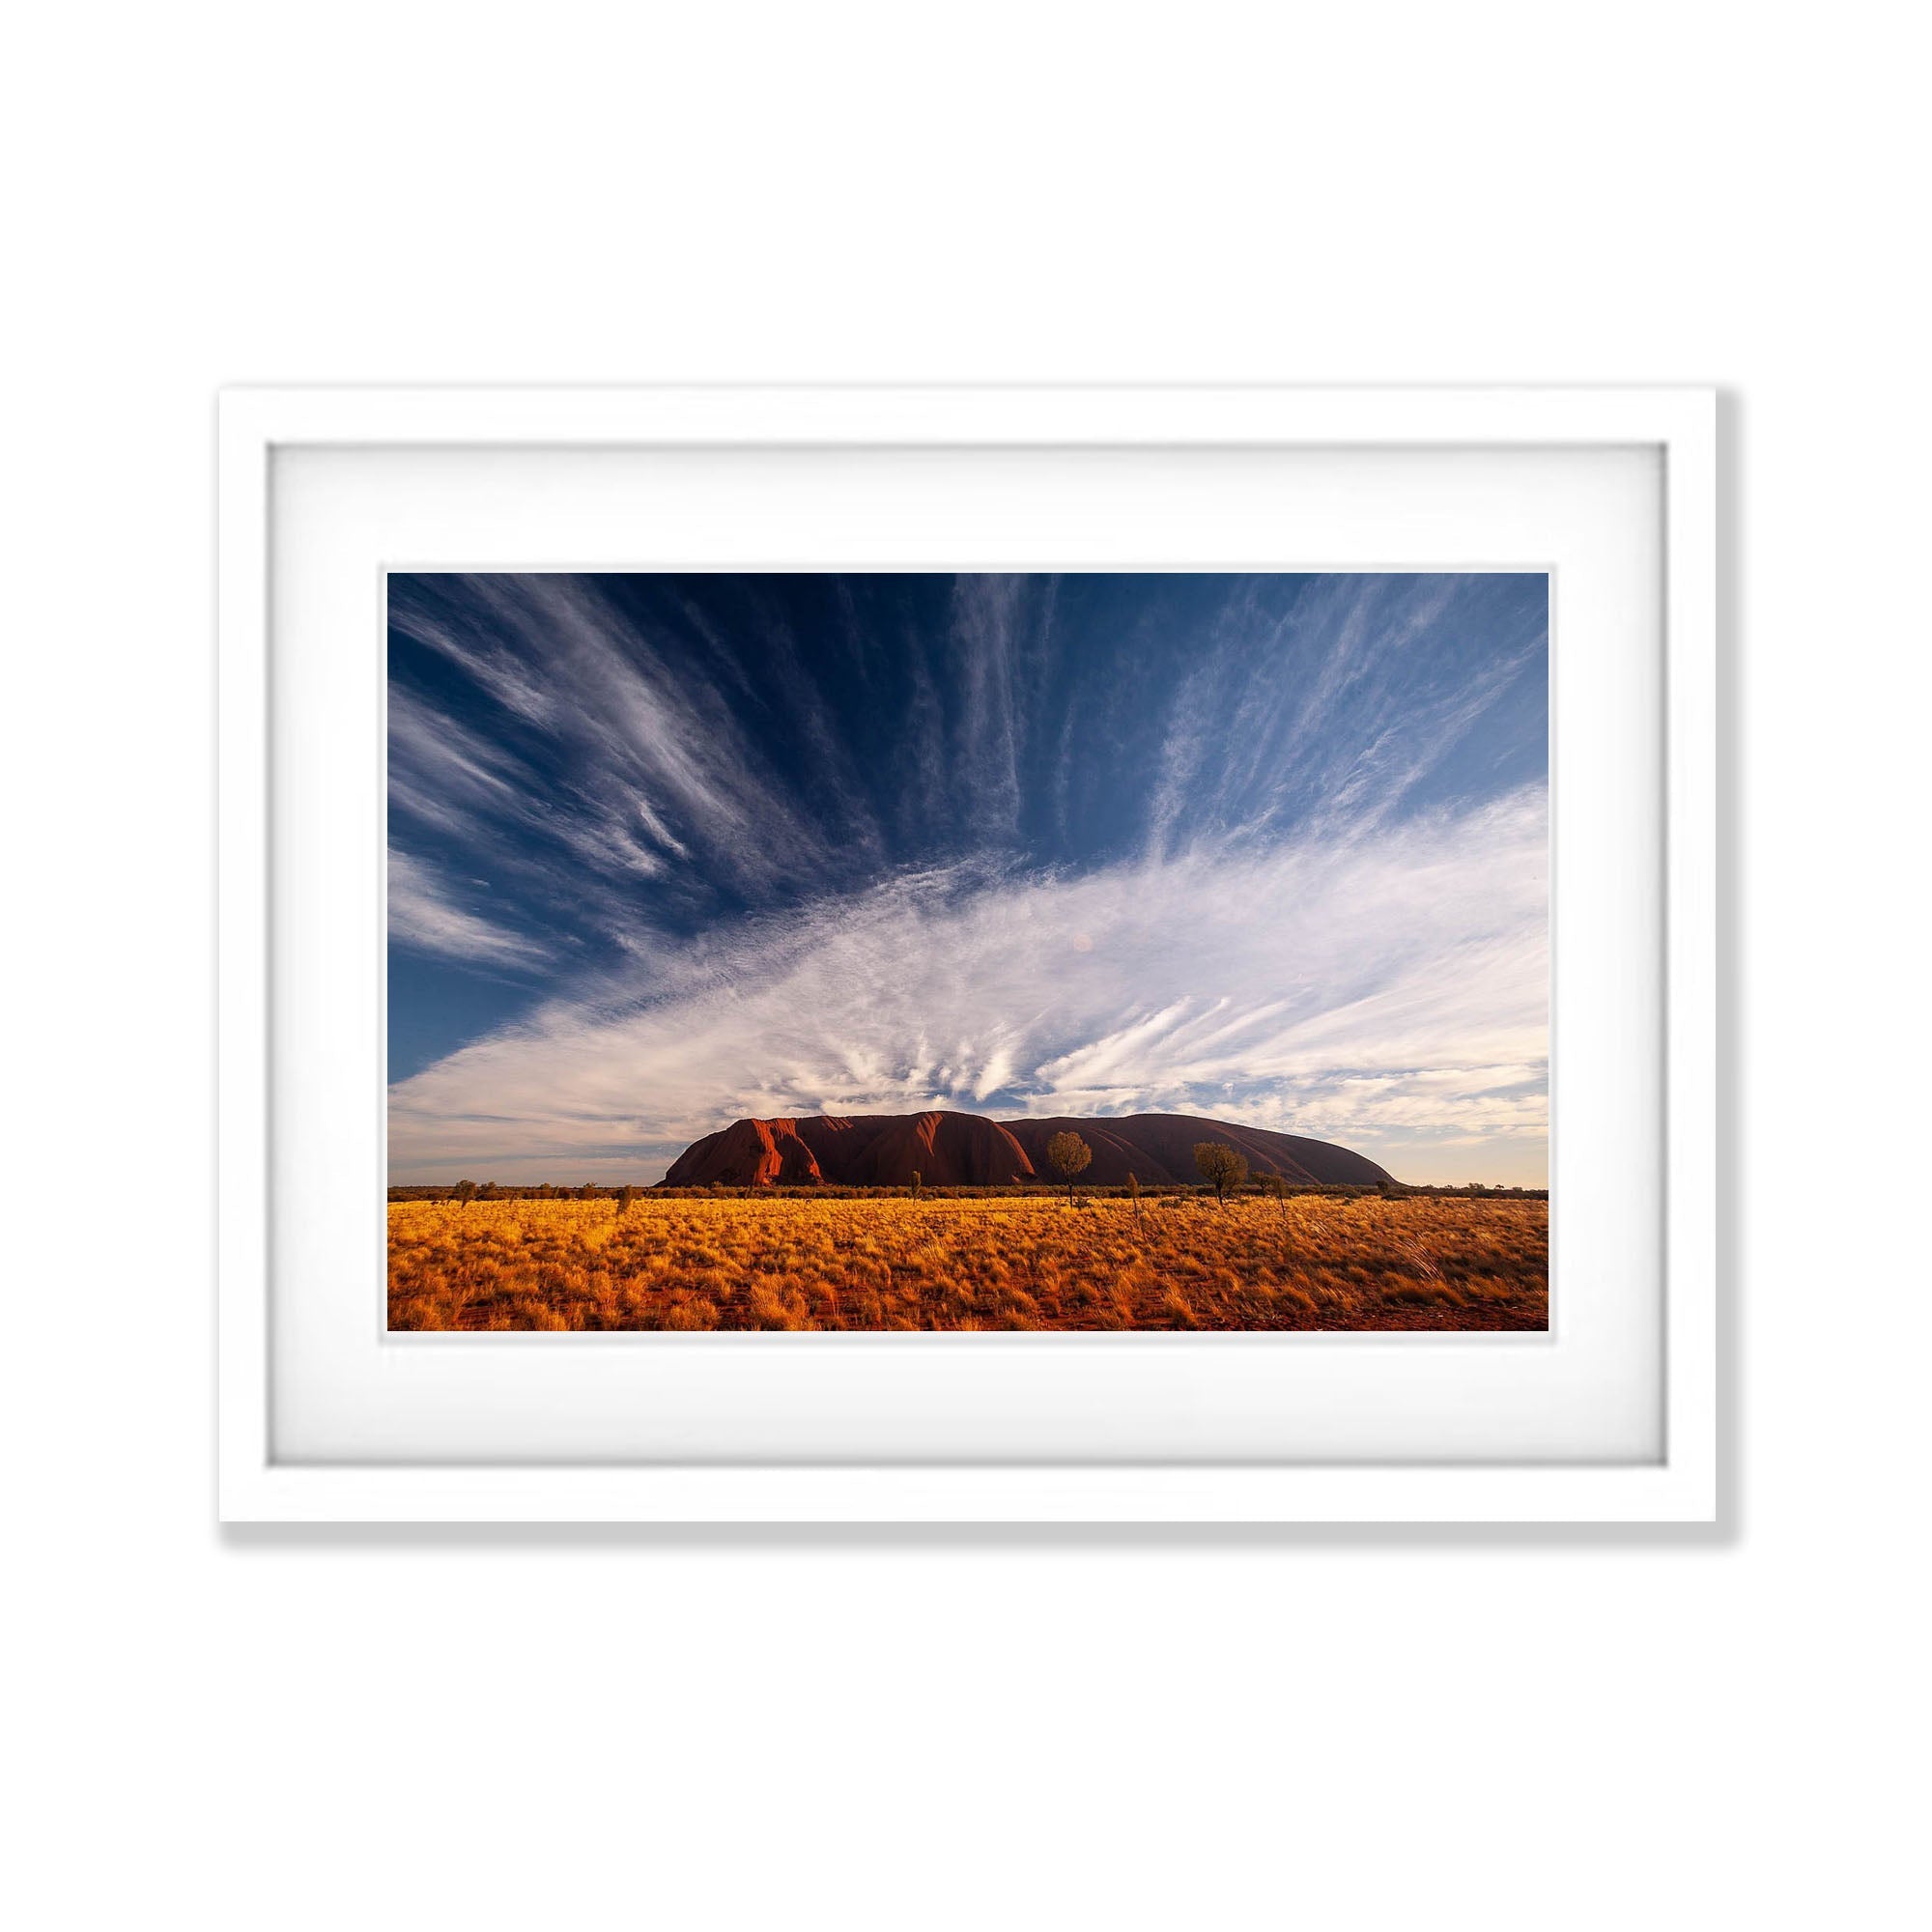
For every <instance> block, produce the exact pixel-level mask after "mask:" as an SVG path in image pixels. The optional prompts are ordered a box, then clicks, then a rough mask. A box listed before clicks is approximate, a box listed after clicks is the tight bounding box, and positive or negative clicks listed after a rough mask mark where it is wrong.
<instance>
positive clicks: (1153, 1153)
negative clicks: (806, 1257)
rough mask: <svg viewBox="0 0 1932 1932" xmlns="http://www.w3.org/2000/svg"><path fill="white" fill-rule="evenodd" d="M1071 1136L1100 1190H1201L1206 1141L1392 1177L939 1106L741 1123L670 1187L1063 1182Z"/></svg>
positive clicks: (1277, 1142) (681, 1166) (1207, 1132)
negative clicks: (1051, 1162)
mask: <svg viewBox="0 0 1932 1932" xmlns="http://www.w3.org/2000/svg"><path fill="white" fill-rule="evenodd" d="M1063 1131H1067V1132H1072V1133H1077V1134H1078V1135H1079V1136H1080V1138H1081V1139H1082V1140H1084V1141H1085V1142H1086V1143H1087V1145H1088V1146H1089V1147H1090V1148H1092V1149H1093V1151H1094V1159H1093V1163H1092V1165H1090V1166H1089V1167H1088V1168H1087V1170H1086V1171H1085V1172H1084V1173H1083V1174H1082V1175H1081V1177H1080V1178H1081V1179H1082V1180H1083V1181H1085V1182H1088V1183H1090V1184H1092V1185H1094V1186H1099V1187H1118V1186H1120V1185H1122V1183H1123V1182H1124V1181H1125V1180H1126V1179H1127V1176H1128V1175H1129V1174H1132V1175H1133V1176H1134V1177H1135V1178H1136V1179H1139V1180H1140V1181H1141V1182H1142V1183H1144V1184H1147V1185H1152V1186H1159V1185H1162V1184H1166V1183H1172V1182H1176V1181H1183V1182H1186V1183H1188V1184H1189V1185H1192V1184H1194V1183H1196V1182H1198V1181H1199V1179H1200V1178H1201V1177H1200V1175H1199V1174H1198V1172H1197V1171H1196V1169H1195V1165H1194V1149H1195V1145H1196V1143H1197V1142H1200V1141H1204V1140H1218V1141H1225V1142H1226V1143H1227V1144H1228V1145H1229V1146H1230V1147H1232V1148H1234V1149H1235V1150H1236V1151H1237V1152H1238V1153H1240V1154H1241V1155H1242V1157H1243V1158H1244V1159H1245V1160H1246V1161H1247V1163H1248V1167H1249V1170H1250V1172H1252V1173H1254V1174H1258V1175H1279V1176H1280V1177H1281V1178H1282V1179H1285V1180H1291V1181H1295V1182H1298V1183H1301V1184H1303V1185H1308V1184H1311V1183H1312V1184H1317V1185H1343V1186H1354V1187H1376V1186H1379V1185H1381V1184H1382V1183H1384V1182H1386V1181H1388V1180H1390V1179H1392V1177H1391V1176H1390V1175H1389V1173H1388V1172H1387V1170H1386V1169H1384V1168H1381V1167H1378V1165H1377V1164H1376V1163H1375V1162H1374V1161H1372V1160H1370V1159H1369V1158H1368V1157H1367V1156H1366V1155H1364V1154H1359V1153H1356V1152H1355V1151H1353V1150H1352V1149H1350V1148H1345V1147H1338V1146H1336V1145H1335V1144H1334V1143H1333V1142H1332V1141H1318V1140H1310V1139H1308V1138H1307V1137H1306V1136H1304V1135H1301V1134H1282V1133H1275V1132H1273V1131H1271V1130H1270V1129H1268V1128H1265V1127H1249V1126H1241V1125H1237V1124H1236V1123H1235V1122H1230V1121H1209V1120H1202V1119H1200V1118H1198V1117H1196V1116H1194V1115H1190V1114H1125V1115H1122V1116H1120V1117H1118V1118H1115V1119H1108V1120H1057V1119H1056V1120H1025V1121H990V1120H987V1119H986V1118H985V1117H984V1116H983V1115H980V1114H960V1113H954V1112H952V1111H951V1110H948V1109H933V1110H930V1111H928V1112H924V1113H918V1114H854V1115H850V1116H838V1115H831V1114H813V1115H806V1116H800V1117H796V1118H777V1119H772V1120H743V1121H734V1122H732V1123H731V1125H729V1126H728V1127H725V1128H722V1129H721V1130H720V1131H719V1132H717V1133H715V1134H706V1135H705V1136H704V1138H703V1139H702V1140H697V1141H694V1142H693V1143H692V1144H691V1146H689V1147H688V1148H686V1149H685V1151H683V1152H682V1153H681V1154H679V1155H678V1157H677V1159H676V1160H674V1161H673V1162H672V1163H671V1165H670V1169H669V1172H668V1173H667V1174H666V1176H665V1178H664V1180H663V1182H662V1183H661V1184H662V1185H664V1186H666V1187H705V1186H724V1187H771V1186H801V1185H804V1186H810V1185H811V1184H813V1183H814V1182H816V1183H824V1184H831V1185H834V1186H845V1187H910V1186H911V1185H912V1184H913V1177H914V1175H918V1176H919V1178H920V1179H921V1181H922V1182H923V1184H924V1185H925V1186H927V1187H1008V1186H1013V1185H1016V1184H1018V1183H1020V1182H1023V1181H1028V1180H1037V1179H1046V1180H1050V1179H1054V1176H1053V1172H1052V1169H1051V1168H1050V1167H1049V1166H1048V1164H1047V1158H1046V1144H1047V1142H1048V1141H1049V1140H1051V1139H1052V1138H1053V1136H1054V1135H1055V1134H1057V1133H1060V1132H1063Z"/></svg>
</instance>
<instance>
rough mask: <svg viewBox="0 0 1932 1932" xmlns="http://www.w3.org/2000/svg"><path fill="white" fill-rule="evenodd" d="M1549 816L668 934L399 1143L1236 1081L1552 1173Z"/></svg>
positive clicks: (1303, 1106) (1238, 1106) (589, 1149)
mask: <svg viewBox="0 0 1932 1932" xmlns="http://www.w3.org/2000/svg"><path fill="white" fill-rule="evenodd" d="M1547 831H1548V827H1547V805H1546V794H1545V792H1544V790H1543V788H1542V787H1540V786H1535V787H1528V788H1524V789H1522V790H1520V791H1519V792H1516V793H1513V794H1510V795H1509V796H1507V797H1505V798H1503V799H1500V800H1497V801H1495V802H1493V803H1492V804H1490V805H1487V806H1484V807H1481V808H1476V809H1473V810H1465V811H1461V812H1451V811H1443V812H1438V813H1435V814H1431V815H1427V816H1424V817H1422V818H1419V819H1416V820H1412V821H1410V822H1407V823H1406V824H1404V825H1401V826H1395V827H1382V828H1377V829H1370V830H1366V831H1363V832H1361V833H1360V834H1358V835H1356V836H1353V837H1350V838H1345V839H1339V840H1338V839H1335V838H1332V837H1321V838H1317V837H1314V836H1310V837H1306V838H1301V839H1298V840H1290V841H1285V842H1282V843H1280V844H1277V845H1274V846H1270V847H1265V848H1256V847H1254V846H1252V845H1250V844H1247V843H1245V842H1244V841H1241V840H1239V839H1236V838H1221V839H1218V840H1208V841H1201V842H1198V843H1196V844H1194V845H1191V846H1190V847H1188V848H1187V849H1186V850H1184V851H1182V852H1178V853H1173V854H1168V855H1163V856H1160V857H1152V856H1149V857H1144V858H1140V859H1136V860H1133V861H1129V862H1123V863H1121V864H1118V865H1115V866H1112V867H1102V868H1098V869H1096V870H1094V871H1092V872H1088V873H1085V874H1071V873H1067V872H1064V871H1039V870H1032V871H1029V870H1024V869H1011V868H1007V867H998V866H987V865H982V864H973V863H968V864H962V865H959V866H955V867H946V868H941V869H938V870H932V871H926V872H923V873H917V874H907V875H903V876H898V877H895V878H893V879H891V880H889V881H886V882H882V883H881V884H880V885H878V886H877V887H875V888H873V889H871V890H869V891H867V892H864V893H861V894H858V895H845V896H839V897H837V898H831V899H827V900H824V901H822V902H818V903H814V904H812V905H810V906H809V907H806V908H803V909H800V910H797V911H794V912H792V913H790V914H788V915H786V916H785V917H783V918H781V919H773V920H762V921H761V920H758V919H750V920H747V921H746V922H744V923H742V924H741V925H739V926H738V927H737V928H735V929H734V930H732V931H731V932H729V933H728V934H721V933H716V932H713V933H709V934H707V935H706V936H705V937H704V938H703V939H702V940H701V941H695V942H692V943H689V944H684V945H676V944H668V945H661V946H659V947H657V948H656V949H654V950H653V952H651V954H650V957H649V959H648V962H647V964H646V965H643V966H640V968H639V970H638V971H637V972H635V973H634V974H628V975H627V974H624V973H619V974H617V975H614V976H608V977H606V978H604V979H603V980H599V981H597V982H596V983H594V984H586V985H584V986H583V987H582V988H581V989H580V991H579V993H578V994H577V995H576V996H573V997H570V998H566V999H559V1000H556V1001H554V1002H552V1003H550V1004H549V1005H547V1006H545V1007H544V1008H543V1009H540V1010H539V1011H537V1012H536V1013H535V1014H533V1015H532V1016H530V1017H529V1018H528V1019H527V1020H526V1021H525V1022H524V1023H522V1024H519V1025H516V1026H512V1027H509V1028H505V1029H503V1030H501V1031H500V1032H498V1033H497V1034H496V1035H494V1036H492V1037H488V1038H485V1039H482V1040H479V1041H477V1042H475V1043H473V1044H472V1045H470V1046H468V1047H466V1048H464V1049H463V1050H462V1051H460V1052H458V1053H456V1054H453V1055H451V1056H450V1057H449V1058H448V1059H446V1060H443V1061H441V1062H440V1063H439V1064H437V1065H434V1066H432V1067H430V1068H428V1069H426V1070H425V1071H423V1072H421V1073H419V1074H417V1075H416V1076H415V1077H413V1078H412V1079H410V1080H407V1081H404V1082H402V1083H400V1084H399V1085H397V1086H396V1087H395V1088H394V1089H392V1092H391V1110H390V1133H391V1159H392V1162H393V1164H394V1168H395V1171H396V1172H397V1174H398V1175H399V1176H411V1175H419V1176H422V1177H423V1178H430V1179H434V1178H445V1179H446V1178H454V1170H455V1169H458V1168H461V1169H463V1170H465V1171H470V1170H482V1169H488V1168H492V1167H495V1168H497V1169H500V1170H502V1171H504V1172H505V1173H507V1172H509V1171H511V1170H513V1169H514V1170H515V1171H516V1172H518V1173H529V1174H537V1175H542V1174H554V1175H562V1174H566V1173H568V1174H572V1175H573V1176H576V1178H582V1176H581V1175H578V1173H577V1170H579V1169H583V1170H585V1171H586V1172H587V1171H590V1170H592V1169H595V1170H597V1171H600V1172H610V1173H615V1172H632V1173H636V1172H643V1173H644V1174H645V1175H646V1178H655V1175H654V1172H653V1170H655V1171H661V1170H662V1168H663V1166H665V1165H667V1164H668V1161H669V1160H670V1159H671V1158H672V1157H673V1156H674V1155H675V1154H676V1152H677V1151H680V1150H681V1149H682V1148H683V1146H684V1145H686V1143H687V1142H689V1141H690V1140H692V1139H694V1138H696V1136H697V1135H698V1134H700V1133H704V1132H708V1131H709V1130H711V1129H712V1128H714V1127H716V1126H718V1125H719V1124H721V1123H722V1122H723V1121H725V1120H728V1119H730V1118H733V1117H735V1116H737V1115H742V1114H796V1113H818V1112H833V1113H853V1112H867V1111H899V1110H908V1109H914V1108H920V1107H925V1106H953V1107H967V1108H972V1109H975V1110H980V1111H987V1112H993V1113H996V1114H1007V1115H1019V1114H1034V1115H1047V1114H1058V1113H1078V1114H1096V1115H1104V1114H1120V1113H1129V1112H1139V1111H1185V1112H1200V1113H1208V1114H1213V1115H1217V1116H1219V1117H1221V1118H1226V1119H1233V1120H1243V1121H1248V1122H1254V1123H1255V1124H1259V1125H1269V1126H1281V1127H1284V1128H1288V1129H1290V1130H1293V1131H1295V1132H1301V1133H1314V1134H1318V1135H1325V1136H1327V1137H1331V1138H1336V1139H1340V1140H1344V1141H1346V1142H1347V1143H1348V1144H1349V1145H1351V1146H1354V1147H1358V1148H1360V1149H1361V1150H1362V1151H1366V1152H1370V1153H1372V1154H1374V1155H1376V1157H1378V1158H1379V1159H1382V1160H1383V1161H1384V1163H1385V1164H1387V1165H1389V1166H1391V1167H1392V1168H1394V1169H1395V1170H1396V1171H1397V1172H1399V1173H1402V1172H1407V1173H1408V1174H1410V1176H1411V1177H1412V1178H1416V1179H1429V1178H1432V1173H1418V1172H1417V1171H1416V1163H1417V1162H1418V1161H1419V1160H1420V1161H1426V1162H1429V1163H1432V1164H1433V1172H1434V1173H1435V1174H1436V1175H1439V1177H1440V1178H1460V1177H1458V1176H1457V1175H1455V1174H1454V1173H1453V1172H1452V1171H1451V1170H1453V1169H1454V1167H1455V1165H1456V1163H1457V1160H1458V1158H1459V1156H1458V1155H1457V1154H1456V1153H1455V1151H1454V1150H1455V1149H1457V1148H1458V1147H1459V1146H1461V1147H1464V1148H1467V1149H1470V1150H1480V1151H1481V1158H1482V1160H1484V1161H1486V1162H1487V1163H1488V1166H1487V1167H1486V1168H1484V1169H1483V1170H1482V1171H1483V1173H1484V1175H1485V1178H1509V1179H1522V1178H1530V1179H1534V1178H1537V1170H1538V1168H1539V1166H1540V1163H1541V1160H1542V1156H1543V1145H1544V1136H1545V1135H1546V1134H1547V1128H1548V1119H1547V1098H1546V1089H1547V1051H1548V1049H1547V1038H1548V997H1547V985H1548V927H1547V916H1546V915H1547V875H1546V860H1545V854H1546V846H1547ZM1471 1158H1472V1159H1473V1158H1474V1154H1473V1153H1472V1155H1471ZM1512 1160H1513V1161H1514V1162H1515V1165H1516V1172H1515V1173H1504V1172H1502V1169H1503V1168H1504V1167H1505V1165H1507V1164H1508V1163H1509V1162H1511V1161H1512Z"/></svg>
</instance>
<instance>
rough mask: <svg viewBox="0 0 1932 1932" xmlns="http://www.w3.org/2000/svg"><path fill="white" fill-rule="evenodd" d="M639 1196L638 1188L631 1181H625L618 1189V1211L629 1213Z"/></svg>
mask: <svg viewBox="0 0 1932 1932" xmlns="http://www.w3.org/2000/svg"><path fill="white" fill-rule="evenodd" d="M637 1198H638V1190H637V1188H636V1187H634V1186H633V1185H632V1184H631V1182H630V1181H628V1180H627V1181H625V1183H624V1184H623V1186H622V1187H621V1188H619V1189H618V1191H617V1212H618V1213H620V1214H628V1213H629V1212H630V1211H631V1208H632V1206H633V1205H634V1204H635V1203H636V1201H637Z"/></svg>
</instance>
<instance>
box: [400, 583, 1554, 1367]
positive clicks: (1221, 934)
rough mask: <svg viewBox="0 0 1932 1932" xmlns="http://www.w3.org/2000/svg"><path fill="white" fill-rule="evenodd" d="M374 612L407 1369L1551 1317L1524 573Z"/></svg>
mask: <svg viewBox="0 0 1932 1932" xmlns="http://www.w3.org/2000/svg"><path fill="white" fill-rule="evenodd" d="M386 598H387V634H388V635H387V642H388V678H387V700H388V718H387V758H388V776H387V828H388V829H387V907H388V924H387V964H386V976H387V977H386V1011H387V1052H388V1069H387V1078H388V1162H389V1172H388V1182H389V1185H388V1202H387V1220H388V1322H389V1326H390V1328H391V1329H392V1330H514V1331H529V1330H552V1329H555V1330H585V1329H595V1330H686V1331H710V1330H740V1331H743V1330H754V1329H790V1330H804V1331H818V1332H826V1331H861V1332H885V1331H915V1332H945V1333H959V1332H973V1331H982V1332H985V1331H1002V1330H1041V1331H1066V1332H1073V1331H1085V1332H1095V1331H1106V1330H1122V1331H1141V1332H1146V1331H1159V1332H1163V1333H1173V1332H1175V1331H1189V1330H1192V1331H1228V1330H1255V1331H1264V1330H1356V1331H1383V1330H1418V1329H1420V1330H1507V1329H1516V1330H1523V1329H1528V1330H1541V1329H1546V1328H1547V1327H1548V1319H1549V1290H1548V1248H1549V1200H1548V1178H1549V1177H1548V1135H1549V1110H1548V1094H1549V990H1548V985H1549V982H1548V962H1549V894H1548V876H1549V872H1548V828H1549V784H1548V779H1549V716H1548V670H1549V582H1548V578H1547V577H1546V576H1545V575H1543V574H1541V573H1526V572H1493V571H1466V572H1433V573H1428V574H1416V573H1392V574H1365V573H1357V572H1323V573H1312V574H1310V573H1303V574H1288V573H1264V574H1248V575H1236V574H1230V573H1222V572H1214V573H1201V574H1157V573H1116V574H1106V573H1077V574H1068V575H1059V576H1046V575H1020V576H994V575H988V574H983V573H965V574H958V575H937V574H807V575H775V574H765V573H760V574H692V575H668V574H663V573H644V572H637V573H611V574H596V575H590V574H565V573H542V574H518V575H509V574H497V573H455V572H415V573H409V574H402V573H392V574H390V576H389V577H388V579H387V585H386Z"/></svg>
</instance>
